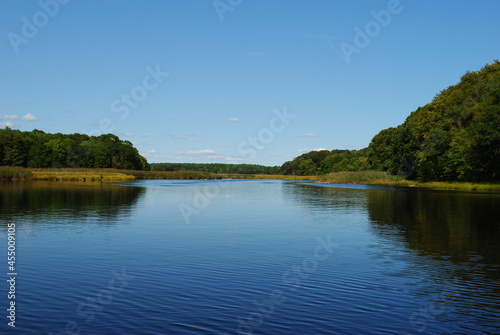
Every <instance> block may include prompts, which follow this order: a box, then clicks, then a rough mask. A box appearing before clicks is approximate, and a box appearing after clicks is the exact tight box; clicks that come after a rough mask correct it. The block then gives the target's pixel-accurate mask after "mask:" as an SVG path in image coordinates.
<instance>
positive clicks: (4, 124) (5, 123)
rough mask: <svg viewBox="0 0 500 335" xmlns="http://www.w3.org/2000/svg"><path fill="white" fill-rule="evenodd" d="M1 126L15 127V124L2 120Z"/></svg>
mask: <svg viewBox="0 0 500 335" xmlns="http://www.w3.org/2000/svg"><path fill="white" fill-rule="evenodd" d="M0 126H2V127H9V128H12V127H14V124H13V123H12V122H8V121H7V122H0Z"/></svg>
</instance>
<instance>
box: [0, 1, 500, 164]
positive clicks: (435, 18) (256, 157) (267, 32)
mask: <svg viewBox="0 0 500 335" xmlns="http://www.w3.org/2000/svg"><path fill="white" fill-rule="evenodd" d="M499 14H500V2H499V1H496V0H489V1H487V0H484V1H472V0H470V1H460V0H457V1H453V2H452V1H431V0H413V1H410V0H402V1H397V0H390V1H387V0H383V1H378V0H377V1H348V0H317V1H311V0H273V1H270V0H251V1H250V0H216V1H213V0H206V1H200V0H196V1H195V0H182V1H174V0H150V1H127V0H122V1H118V0H109V1H101V0H41V1H28V0H26V1H18V0H1V1H0V36H1V39H0V40H1V42H0V89H1V92H2V94H1V95H0V126H2V127H4V126H6V125H7V126H10V127H12V128H16V129H20V130H32V129H35V128H36V129H41V130H44V131H46V132H61V133H75V132H79V133H88V134H100V133H108V132H112V133H114V134H116V135H118V136H120V138H122V139H126V140H129V141H131V142H132V143H134V145H135V146H136V147H137V148H138V149H139V151H140V152H141V154H143V155H144V156H145V157H146V158H147V159H148V161H149V162H226V163H252V164H263V165H281V164H282V163H283V162H285V161H287V160H290V159H293V158H294V157H296V156H298V155H299V154H301V153H303V152H306V151H308V150H314V149H319V148H326V149H329V150H331V149H358V148H363V147H366V146H367V145H368V144H369V142H370V140H371V138H372V137H373V136H374V135H375V134H376V133H378V132H379V131H380V130H381V129H384V128H387V127H391V126H396V125H398V124H400V123H402V122H403V121H404V119H405V118H406V117H407V116H408V114H409V113H410V112H412V111H414V110H415V109H416V108H417V107H419V106H422V105H424V104H426V103H428V102H430V101H431V99H432V98H433V97H434V96H435V95H436V94H437V93H439V92H440V91H441V90H442V89H444V88H446V87H448V86H450V85H453V84H456V83H457V82H458V81H459V80H460V77H461V75H462V74H464V73H465V72H466V71H477V70H479V69H480V68H481V67H483V66H484V65H486V64H487V63H491V62H492V61H493V60H494V59H498V58H500V34H499V32H500V20H499V19H498V16H499Z"/></svg>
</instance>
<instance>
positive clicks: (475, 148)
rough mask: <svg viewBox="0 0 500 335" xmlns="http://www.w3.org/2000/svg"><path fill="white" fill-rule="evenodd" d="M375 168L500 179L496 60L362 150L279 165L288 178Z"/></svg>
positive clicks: (432, 177) (421, 176) (440, 177)
mask: <svg viewBox="0 0 500 335" xmlns="http://www.w3.org/2000/svg"><path fill="white" fill-rule="evenodd" d="M361 170H379V171H388V172H390V173H391V174H393V175H400V176H403V177H405V178H406V179H418V180H422V181H470V182H498V181H500V62H499V61H497V60H495V61H494V62H493V64H490V65H486V66H485V67H483V68H482V69H481V70H480V71H477V72H467V73H466V74H465V75H463V76H462V78H461V80H460V82H459V83H458V84H456V85H453V86H450V87H448V88H447V89H445V90H443V91H441V92H440V93H439V94H438V95H436V97H435V98H434V99H433V100H432V102H430V103H429V104H427V105H425V106H423V107H419V108H418V109H417V110H416V111H414V112H412V113H411V114H410V115H409V116H408V117H407V119H406V120H405V121H404V123H403V124H401V125H399V126H397V127H391V128H387V129H384V130H382V131H380V132H379V133H378V134H377V135H375V136H374V137H373V139H372V140H371V142H370V145H369V146H368V148H365V149H361V150H332V151H328V150H323V151H313V152H309V153H306V154H303V155H301V156H299V157H297V158H295V159H294V160H292V161H289V162H285V163H284V164H283V165H282V166H281V172H282V173H284V174H293V175H321V174H327V173H331V172H337V171H361Z"/></svg>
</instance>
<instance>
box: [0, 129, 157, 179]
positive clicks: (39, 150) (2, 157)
mask: <svg viewBox="0 0 500 335" xmlns="http://www.w3.org/2000/svg"><path fill="white" fill-rule="evenodd" d="M1 165H4V166H20V167H30V168H48V167H54V168H66V167H73V168H78V167H81V168H114V169H130V170H148V169H149V164H148V163H147V161H146V159H145V158H144V157H142V156H141V155H139V152H138V151H137V149H136V148H134V147H133V146H132V143H130V142H129V141H122V140H120V139H119V138H118V137H117V136H115V135H112V134H106V135H100V136H87V135H83V134H70V135H66V134H61V133H57V134H48V133H45V132H43V131H40V130H36V129H35V130H33V131H30V132H22V131H19V130H13V129H10V128H5V129H0V166H1Z"/></svg>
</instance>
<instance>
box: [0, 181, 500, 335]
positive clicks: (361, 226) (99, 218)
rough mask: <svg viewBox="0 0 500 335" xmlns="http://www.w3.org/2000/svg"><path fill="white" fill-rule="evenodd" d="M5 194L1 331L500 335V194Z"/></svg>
mask: <svg viewBox="0 0 500 335" xmlns="http://www.w3.org/2000/svg"><path fill="white" fill-rule="evenodd" d="M0 187H1V188H0V197H1V198H0V200H1V214H0V231H1V236H2V238H1V244H0V246H1V251H0V259H2V267H1V269H2V273H3V276H4V278H6V277H7V278H6V279H7V280H8V279H9V278H10V276H8V275H7V273H10V272H12V271H9V269H8V265H7V253H8V239H7V237H8V235H9V232H11V233H12V231H13V229H14V230H15V232H14V233H12V234H10V235H11V236H14V238H15V255H16V259H15V264H14V265H15V268H14V270H15V276H14V277H15V298H12V297H11V298H8V292H9V290H11V289H12V286H11V285H10V284H11V282H10V283H9V282H8V281H6V280H2V281H1V284H0V289H1V294H0V306H1V307H2V308H1V310H3V312H2V314H3V315H2V320H3V321H2V324H1V325H0V333H2V334H37V335H38V334H50V333H52V334H217V335H223V334H341V335H344V334H364V335H369V334H374V335H375V334H377V335H380V334H398V335H405V334H500V323H499V322H500V321H499V320H500V304H499V302H500V242H499V241H500V220H499V218H500V194H492V193H489V194H488V193H467V192H449V191H436V190H423V189H414V188H395V187H380V186H363V185H327V184H314V183H312V182H308V181H274V180H220V181H208V180H207V181H190V180H144V181H134V182H127V183H121V184H89V183H58V182H24V183H23V182H18V183H2V184H1V185H0ZM9 227H11V229H10V230H9ZM11 244H12V243H11ZM11 265H12V264H11ZM12 301H14V302H15V312H14V314H15V323H14V325H15V326H16V327H15V328H13V327H12V326H9V325H8V323H9V322H11V321H10V320H9V318H7V317H6V316H8V315H9V313H10V312H9V311H6V309H7V308H9V303H10V302H12ZM11 325H12V324H11Z"/></svg>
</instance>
